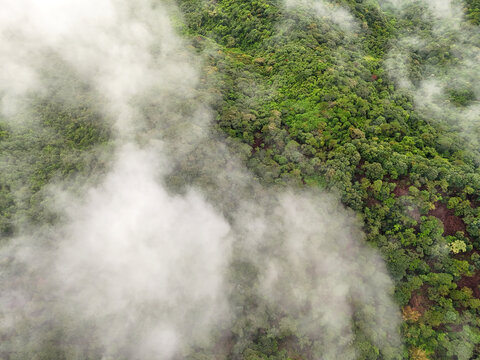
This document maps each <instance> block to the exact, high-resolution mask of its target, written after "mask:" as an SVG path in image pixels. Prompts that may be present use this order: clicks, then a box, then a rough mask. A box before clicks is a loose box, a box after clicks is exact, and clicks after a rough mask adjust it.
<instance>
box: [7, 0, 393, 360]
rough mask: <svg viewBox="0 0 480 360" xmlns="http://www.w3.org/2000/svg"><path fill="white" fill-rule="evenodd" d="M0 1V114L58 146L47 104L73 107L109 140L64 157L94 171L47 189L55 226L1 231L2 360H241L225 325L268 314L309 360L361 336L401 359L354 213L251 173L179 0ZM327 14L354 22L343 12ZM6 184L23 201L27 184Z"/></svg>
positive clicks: (243, 326) (386, 295)
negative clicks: (197, 359)
mask: <svg viewBox="0 0 480 360" xmlns="http://www.w3.org/2000/svg"><path fill="white" fill-rule="evenodd" d="M0 4H1V6H2V9H4V11H3V12H2V14H1V15H0V34H1V41H0V44H1V47H0V57H1V60H2V63H3V64H6V65H5V66H3V67H2V69H1V70H0V84H1V85H0V96H1V111H2V121H4V122H5V123H6V124H8V126H10V128H11V131H12V132H18V133H21V132H22V131H28V130H30V131H39V132H38V134H39V136H41V135H42V134H43V133H42V131H45V132H46V133H47V135H45V136H50V135H49V134H48V131H47V130H44V129H43V127H42V122H41V121H40V116H39V115H38V114H36V112H35V111H34V109H35V102H36V101H38V99H39V98H40V99H43V100H44V101H49V102H51V103H54V104H57V105H58V106H64V107H67V108H68V107H69V106H73V105H75V104H76V103H78V102H79V103H80V104H81V106H83V107H88V108H90V109H93V110H92V111H94V112H95V113H96V114H98V119H97V120H98V121H99V122H100V123H101V124H99V126H103V127H106V128H107V129H108V131H107V133H108V140H107V141H106V145H104V146H95V147H92V148H91V149H89V150H88V151H86V153H82V154H79V153H78V152H73V153H72V154H73V155H72V156H82V157H85V159H86V161H87V162H89V161H90V159H97V160H95V162H96V163H98V166H92V168H88V169H87V170H86V173H85V174H83V175H79V176H72V177H69V178H67V179H65V178H62V177H61V176H59V177H58V178H55V179H54V180H52V181H50V182H49V183H48V185H46V186H45V187H43V188H42V189H41V190H40V191H39V194H40V196H41V197H42V206H44V207H45V208H47V209H48V212H49V213H51V214H52V217H51V218H48V219H47V220H45V221H41V222H33V221H30V220H29V219H28V216H26V215H25V213H23V212H19V213H18V214H15V220H14V221H15V222H16V225H17V226H16V231H15V232H14V234H13V235H12V236H10V237H8V238H5V239H2V247H1V249H0V257H1V259H2V263H1V269H0V271H1V272H0V275H1V277H0V278H1V280H0V286H1V290H2V291H1V294H0V304H1V317H0V319H1V323H0V333H1V335H2V338H4V339H6V341H5V342H3V343H2V345H0V354H2V356H3V355H5V356H7V357H10V356H16V357H17V358H35V354H39V353H41V352H42V351H50V350H51V349H52V347H53V349H54V350H51V351H54V352H56V353H61V354H63V355H62V356H64V357H65V358H67V359H83V358H101V359H113V358H115V359H117V358H126V359H133V358H135V359H152V358H154V359H174V358H184V357H188V356H189V355H192V354H194V353H195V351H197V350H198V349H199V348H200V349H205V351H206V352H207V353H209V354H213V355H211V356H213V357H214V358H219V359H221V358H225V357H226V356H227V354H228V353H230V352H233V353H234V355H235V356H236V358H240V357H241V356H242V352H243V350H244V349H245V343H242V342H241V341H239V342H238V343H237V344H235V345H234V346H233V350H232V349H231V348H229V347H228V346H226V345H225V344H223V343H222V340H221V339H222V338H224V337H225V336H224V333H227V334H233V335H231V336H232V337H233V338H235V337H236V338H241V336H244V338H246V339H249V338H252V337H253V334H255V333H256V332H258V330H259V329H265V328H268V324H269V322H271V321H272V318H271V317H272V316H271V315H269V314H277V315H275V316H274V317H275V318H276V319H281V320H280V325H279V326H278V327H275V328H274V330H273V331H274V332H277V333H280V332H283V333H285V334H290V333H291V334H293V333H295V331H299V332H300V333H301V334H304V336H305V337H306V338H308V344H307V345H305V346H308V347H309V348H311V349H312V353H313V354H314V355H313V356H314V358H322V359H333V358H338V357H341V358H343V359H355V358H356V357H357V354H356V353H355V349H354V343H355V342H356V341H362V340H363V339H356V338H355V336H354V329H357V328H362V329H363V330H364V334H365V336H366V337H367V338H369V340H371V341H372V342H373V343H375V344H376V345H377V346H378V347H379V348H380V349H381V351H382V355H383V356H384V357H385V358H387V359H388V358H393V357H395V354H398V352H399V351H401V340H400V337H399V329H398V327H399V323H400V320H399V314H398V309H397V306H396V304H394V303H393V301H392V300H391V295H392V292H393V285H392V282H391V280H390V279H389V276H388V274H387V271H386V269H385V265H384V263H383V261H382V259H381V258H380V256H379V255H378V254H377V253H376V252H375V251H374V250H373V249H371V248H369V247H368V245H366V244H365V242H364V239H363V234H362V230H361V227H362V224H361V221H360V220H359V219H357V218H356V217H355V215H354V214H353V213H352V212H350V211H348V210H346V209H345V208H344V207H343V206H342V205H341V203H340V201H339V199H338V198H337V197H336V196H335V195H333V194H323V193H320V192H316V191H302V190H299V189H293V188H292V189H286V188H277V187H272V188H266V187H265V186H263V185H262V184H260V183H259V181H258V180H257V179H255V177H254V176H253V175H252V174H250V172H249V171H248V170H247V169H246V167H245V166H244V165H243V163H242V160H241V156H240V155H239V154H238V153H236V151H237V150H238V149H239V148H240V147H241V145H239V144H237V143H235V142H234V141H231V140H229V139H225V138H224V137H223V136H222V135H221V134H218V133H217V132H216V131H215V130H214V128H213V125H212V118H213V115H212V110H211V109H210V108H209V106H208V103H206V102H205V96H204V95H203V94H202V92H201V89H200V87H199V82H200V73H201V66H202V58H201V55H196V54H193V52H191V51H190V50H189V49H188V44H187V43H186V40H183V39H182V38H181V37H180V36H179V35H177V32H176V29H175V26H174V25H173V24H172V21H171V20H170V19H171V18H172V17H177V18H178V17H180V15H179V13H178V10H176V8H175V7H174V5H173V4H172V3H170V2H160V1H147V0H144V1H135V2H133V1H114V0H96V1H91V0H87V1H82V2H81V3H79V2H77V1H73V0H71V1H53V0H52V1H47V2H43V3H42V4H39V3H38V2H35V1H28V0H22V1H18V0H17V1H10V0H1V1H0ZM319 4H323V3H319ZM317 5H318V4H317ZM318 6H320V5H318ZM318 6H317V8H318ZM321 6H323V7H325V6H326V5H325V6H324V5H321ZM323 7H322V8H321V9H320V10H322V9H323V10H324V8H323ZM325 9H326V8H325ZM320 10H319V11H320ZM323 10H322V11H323ZM328 14H330V15H328ZM338 14H340V15H341V16H340V15H339V16H340V17H338V16H337V15H338ZM327 16H334V17H336V18H337V24H338V25H340V26H344V25H345V24H346V23H345V22H349V17H348V15H345V14H344V13H343V10H341V9H336V8H334V9H333V10H328V12H327ZM342 24H343V25H342ZM345 26H346V25H345ZM45 99H47V100H45ZM72 104H73V105H72ZM42 129H43V130H42ZM13 155H14V156H16V157H17V159H16V160H15V161H13V160H12V154H9V153H6V154H2V155H1V157H0V163H1V168H2V169H3V170H4V171H6V172H9V174H10V175H9V176H10V177H9V178H15V176H17V177H18V176H21V173H20V175H18V174H17V175H16V172H17V171H18V169H19V167H25V166H26V167H29V166H31V167H33V166H34V164H32V163H34V161H31V160H29V159H30V158H29V156H30V154H28V151H25V152H23V153H22V152H17V153H15V154H13ZM98 159H100V160H98ZM32 169H33V168H32ZM32 171H33V170H32ZM17 180H18V179H17ZM11 187H12V192H13V193H15V198H16V201H18V202H19V203H22V202H26V200H24V199H25V198H26V197H25V192H27V191H28V189H27V186H26V185H25V183H23V182H22V181H11ZM28 206H30V205H29V204H27V203H25V204H24V207H25V208H26V207H28ZM245 312H247V313H248V314H247V316H245ZM373 330H375V331H373ZM242 334H243V335H242ZM272 335H275V334H272ZM340 337H341V338H342V339H343V342H340V343H339V341H338V339H339V338H340ZM49 349H50V350H49Z"/></svg>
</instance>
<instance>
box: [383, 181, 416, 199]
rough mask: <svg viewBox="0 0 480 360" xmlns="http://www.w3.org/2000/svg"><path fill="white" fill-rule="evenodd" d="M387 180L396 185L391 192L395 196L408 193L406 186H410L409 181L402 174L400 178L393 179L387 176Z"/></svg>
mask: <svg viewBox="0 0 480 360" xmlns="http://www.w3.org/2000/svg"><path fill="white" fill-rule="evenodd" d="M387 180H388V181H390V182H391V183H394V184H395V185H396V186H395V189H393V193H394V194H395V196H396V197H400V196H405V195H408V188H409V187H410V185H411V183H410V181H409V179H408V178H407V177H406V176H402V177H401V178H399V179H395V180H392V179H390V178H387Z"/></svg>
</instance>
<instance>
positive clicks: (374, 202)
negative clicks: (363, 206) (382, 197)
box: [367, 197, 380, 208]
mask: <svg viewBox="0 0 480 360" xmlns="http://www.w3.org/2000/svg"><path fill="white" fill-rule="evenodd" d="M375 205H380V201H378V200H377V199H374V198H373V197H369V198H368V199H367V207H369V208H371V207H374V206H375Z"/></svg>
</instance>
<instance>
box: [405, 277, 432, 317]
mask: <svg viewBox="0 0 480 360" xmlns="http://www.w3.org/2000/svg"><path fill="white" fill-rule="evenodd" d="M427 290H428V285H426V284H424V285H423V286H422V287H421V288H420V289H418V290H415V291H414V292H413V293H412V297H411V298H410V301H409V302H408V305H410V307H411V308H412V310H415V311H418V312H419V313H420V314H422V315H423V313H424V312H425V311H427V310H428V308H429V307H430V306H431V305H432V304H433V302H432V301H431V300H430V299H429V298H428V294H427Z"/></svg>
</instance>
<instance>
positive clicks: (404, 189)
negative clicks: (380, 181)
mask: <svg viewBox="0 0 480 360" xmlns="http://www.w3.org/2000/svg"><path fill="white" fill-rule="evenodd" d="M408 188H409V186H408V185H404V186H401V185H398V184H397V186H396V187H395V189H394V190H393V193H394V194H395V196H396V197H400V196H406V195H408Z"/></svg>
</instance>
